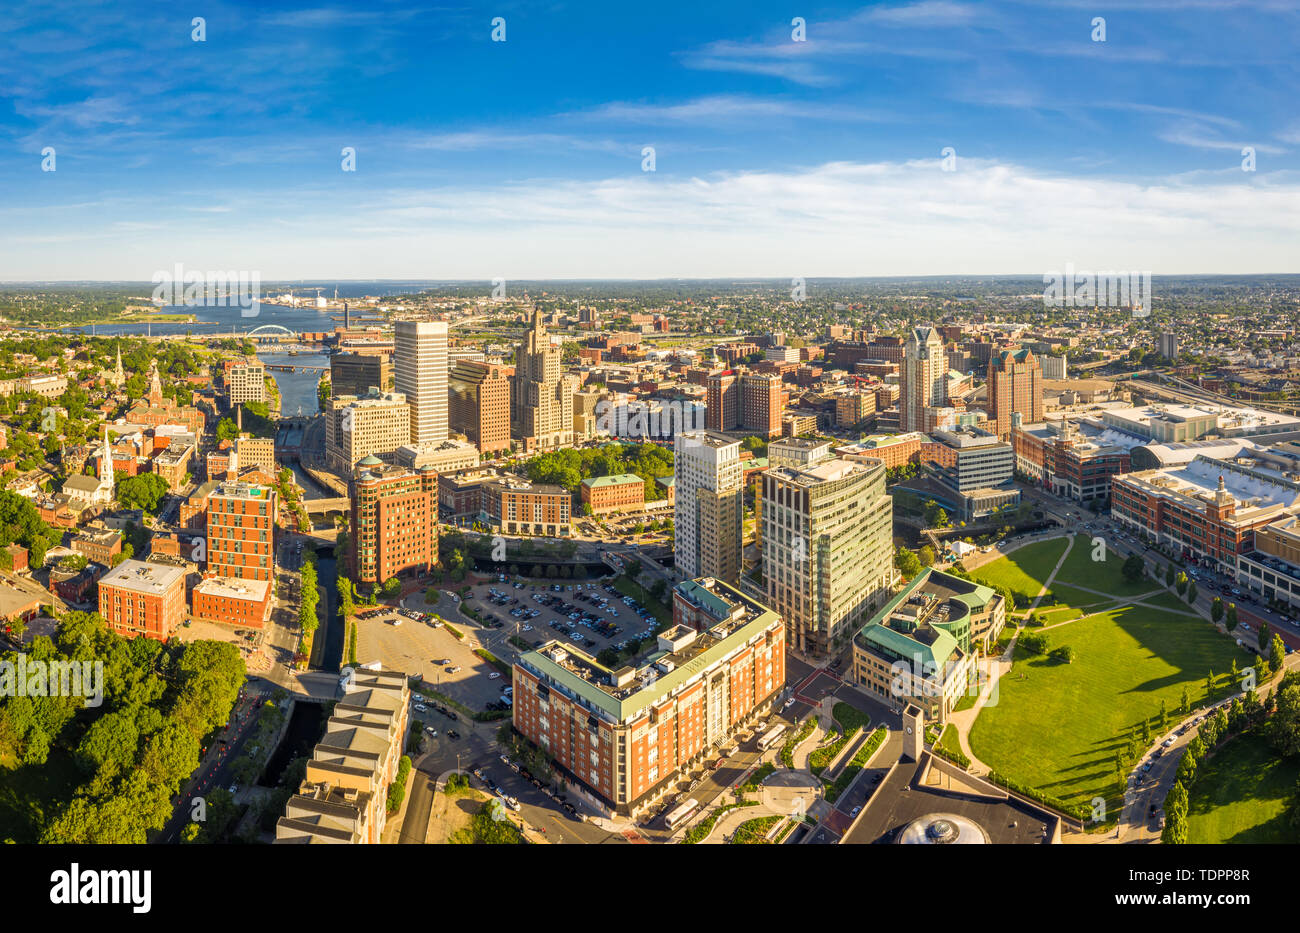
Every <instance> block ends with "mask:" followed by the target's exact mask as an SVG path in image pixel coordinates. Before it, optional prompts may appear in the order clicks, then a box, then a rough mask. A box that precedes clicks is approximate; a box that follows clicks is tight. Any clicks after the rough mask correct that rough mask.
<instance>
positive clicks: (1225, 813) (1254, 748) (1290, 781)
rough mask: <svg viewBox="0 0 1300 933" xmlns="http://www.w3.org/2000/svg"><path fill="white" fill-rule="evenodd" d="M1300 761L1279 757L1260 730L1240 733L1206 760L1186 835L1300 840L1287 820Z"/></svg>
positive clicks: (1210, 839) (1193, 838)
mask: <svg viewBox="0 0 1300 933" xmlns="http://www.w3.org/2000/svg"><path fill="white" fill-rule="evenodd" d="M1297 776H1300V761H1298V760H1296V759H1291V760H1290V761H1286V760H1284V759H1280V758H1278V756H1277V754H1276V753H1275V752H1274V751H1273V749H1272V748H1270V747H1269V744H1268V742H1267V741H1266V740H1265V739H1263V738H1261V737H1260V736H1257V735H1254V734H1249V735H1241V736H1238V737H1237V738H1235V739H1233V740H1232V741H1230V742H1229V743H1228V744H1227V745H1225V746H1223V747H1222V748H1220V749H1219V750H1218V752H1216V753H1215V755H1214V757H1213V758H1211V759H1208V760H1206V761H1204V762H1202V764H1201V773H1200V775H1199V776H1198V777H1197V779H1196V783H1195V785H1193V787H1192V793H1191V796H1190V799H1189V800H1188V806H1187V841H1188V842H1189V843H1210V844H1218V843H1225V842H1234V843H1246V844H1261V843H1262V844H1266V845H1267V844H1271V843H1279V842H1289V843H1295V842H1297V841H1300V838H1298V837H1297V834H1296V831H1295V830H1294V829H1291V828H1290V827H1289V826H1287V823H1286V804H1287V800H1288V799H1289V798H1290V796H1291V795H1292V794H1293V793H1295V786H1296V778H1297Z"/></svg>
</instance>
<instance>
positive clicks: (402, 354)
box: [393, 321, 447, 444]
mask: <svg viewBox="0 0 1300 933" xmlns="http://www.w3.org/2000/svg"><path fill="white" fill-rule="evenodd" d="M393 332H394V344H393V388H394V389H395V390H396V391H397V392H400V393H402V394H403V395H405V396H406V404H407V405H409V406H410V407H411V436H410V438H409V440H410V443H412V444H431V443H434V442H436V441H444V440H446V439H447V322H446V321H398V322H397V323H396V324H395V325H394V327H393ZM403 443H405V442H403Z"/></svg>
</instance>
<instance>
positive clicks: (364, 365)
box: [330, 353, 393, 395]
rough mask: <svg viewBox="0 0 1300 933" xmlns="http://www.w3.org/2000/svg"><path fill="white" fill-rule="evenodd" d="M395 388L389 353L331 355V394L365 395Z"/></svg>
mask: <svg viewBox="0 0 1300 933" xmlns="http://www.w3.org/2000/svg"><path fill="white" fill-rule="evenodd" d="M372 388H373V389H378V390H379V391H381V392H387V391H389V390H390V389H392V388H393V361H392V358H391V357H389V356H388V354H386V353H384V354H380V353H336V354H334V355H333V356H331V357H330V394H331V395H365V394H366V393H367V392H369V391H370V390H371V389H372Z"/></svg>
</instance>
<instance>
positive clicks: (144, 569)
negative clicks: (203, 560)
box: [99, 560, 185, 594]
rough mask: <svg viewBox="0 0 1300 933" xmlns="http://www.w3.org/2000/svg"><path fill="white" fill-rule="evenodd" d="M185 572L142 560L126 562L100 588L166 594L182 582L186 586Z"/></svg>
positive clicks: (111, 573) (109, 575)
mask: <svg viewBox="0 0 1300 933" xmlns="http://www.w3.org/2000/svg"><path fill="white" fill-rule="evenodd" d="M184 580H185V571H184V570H182V569H180V568H179V567H168V566H165V565H163V564H156V563H149V562H145V561H142V560H124V561H122V563H120V564H118V565H117V566H116V567H114V568H113V569H112V570H110V571H109V572H108V573H106V574H104V576H103V578H102V579H101V580H100V581H99V585H100V587H104V586H116V587H118V588H120V589H124V590H132V591H134V592H137V593H153V594H160V593H165V592H166V591H167V590H169V589H170V588H171V587H172V586H173V585H175V584H176V583H178V582H180V583H181V584H182V585H184Z"/></svg>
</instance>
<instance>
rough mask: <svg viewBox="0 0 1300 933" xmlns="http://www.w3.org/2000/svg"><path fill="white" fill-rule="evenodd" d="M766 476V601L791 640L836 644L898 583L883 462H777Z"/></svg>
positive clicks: (814, 646)
mask: <svg viewBox="0 0 1300 933" xmlns="http://www.w3.org/2000/svg"><path fill="white" fill-rule="evenodd" d="M762 482H763V487H762V488H763V492H762V501H763V508H762V512H761V519H760V520H761V521H762V523H763V529H762V539H763V551H762V554H763V581H764V587H765V589H766V593H767V598H766V600H765V602H766V603H767V605H769V606H771V607H772V608H773V609H774V610H776V612H777V614H778V615H780V616H781V618H783V619H784V620H785V623H786V641H787V644H789V645H790V646H791V647H794V648H797V649H798V650H800V651H805V652H808V653H809V654H825V653H827V652H830V651H833V650H835V649H837V648H838V647H840V645H841V644H842V643H843V642H844V641H845V640H846V639H847V638H849V637H851V635H852V633H853V631H854V630H856V628H857V627H858V626H859V625H861V624H862V623H864V622H865V621H866V620H867V619H868V618H870V617H871V614H872V613H873V612H875V611H876V610H877V609H878V608H879V607H880V606H882V605H884V603H885V601H886V600H888V598H889V592H890V589H891V587H892V586H893V582H894V564H893V558H894V549H893V514H894V508H893V499H892V498H890V496H889V494H888V493H886V492H885V466H884V463H883V462H881V461H867V462H852V461H848V460H839V459H827V460H822V461H821V462H819V463H814V464H810V465H808V466H783V467H776V468H773V469H771V470H768V471H767V472H765V473H764V474H762ZM679 534H680V532H679Z"/></svg>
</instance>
